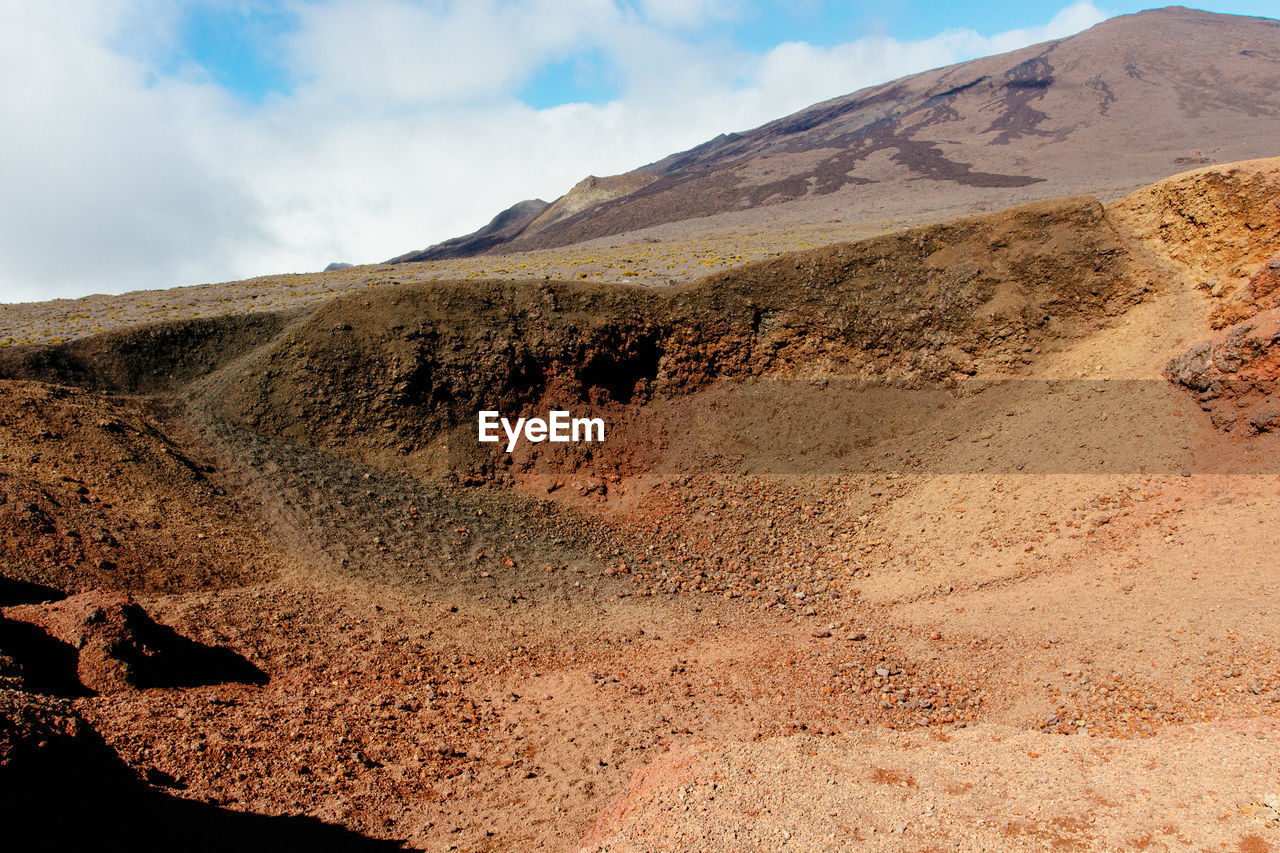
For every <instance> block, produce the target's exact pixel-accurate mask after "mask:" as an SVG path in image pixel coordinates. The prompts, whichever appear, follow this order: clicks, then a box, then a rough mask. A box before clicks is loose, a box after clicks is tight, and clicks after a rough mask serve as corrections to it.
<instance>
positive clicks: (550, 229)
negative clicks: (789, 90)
mask: <svg viewBox="0 0 1280 853" xmlns="http://www.w3.org/2000/svg"><path fill="white" fill-rule="evenodd" d="M1278 116H1280V22H1277V21H1274V20H1270V19H1265V18H1247V17H1238V16H1232V15H1219V14H1213V13H1208V12H1199V11H1195V10H1189V9H1185V8H1182V7H1169V8H1166V9H1159V10H1153V11H1148V12H1142V13H1139V14H1135V15H1126V16H1121V17H1117V18H1113V19H1111V20H1108V21H1106V22H1104V23H1102V24H1099V25H1097V26H1095V27H1093V28H1091V29H1089V30H1087V31H1085V32H1083V33H1080V34H1078V35H1076V36H1072V37H1070V38H1065V39H1060V40H1056V41H1050V42H1045V43H1043V44H1039V45H1033V46H1031V47H1027V48H1024V49H1022V50H1018V51H1013V52H1011V53H1006V54H1001V55H999V56H994V57H988V58H984V59H978V60H974V61H971V62H965V63H961V64H959V65H953V66H949V67H947V68H941V69H936V70H933V71H927V72H924V73H921V74H917V75H914V76H911V77H906V78H902V79H900V80H895V81H892V82H889V83H885V84H883V85H881V86H876V87H872V88H869V89H864V90H861V91H859V92H855V93H853V94H851V95H847V96H844V97H840V98H836V99H833V100H830V101H826V102H824V103H820V104H816V105H814V106H812V107H809V108H807V109H805V110H802V111H800V112H798V113H795V114H793V115H790V116H787V117H785V118H781V119H778V120H777V121H774V122H770V123H769V124H766V125H763V126H761V127H759V128H756V129H754V130H751V131H748V132H746V133H731V134H724V135H721V136H719V137H717V138H715V139H713V140H711V141H709V142H706V143H704V144H702V145H700V146H697V147H696V148H693V149H690V150H688V151H684V152H680V153H678V154H673V155H671V156H669V157H666V158H664V159H662V160H659V161H658V162H656V163H652V164H650V165H648V166H645V167H642V168H641V169H639V170H637V172H635V173H632V174H633V175H636V174H644V175H645V176H646V177H647V176H654V177H656V180H651V181H649V182H647V183H645V184H644V185H643V186H641V187H639V188H638V189H636V190H635V191H634V192H631V193H629V194H627V195H625V196H623V197H620V198H615V199H611V200H605V201H603V202H601V203H599V204H595V205H592V206H590V207H588V208H586V209H584V210H581V211H579V212H577V213H575V214H573V215H571V216H568V217H565V218H563V219H560V220H559V221H557V222H554V223H552V224H550V225H547V226H546V227H544V228H541V229H539V230H537V232H536V233H534V232H532V231H530V230H527V229H526V230H524V231H522V232H520V233H518V234H515V235H513V236H512V237H510V238H509V239H506V240H503V241H500V242H495V243H492V244H489V245H486V246H484V247H483V248H478V251H477V253H479V251H484V252H490V253H503V252H507V251H519V250H527V249H538V248H551V247H556V246H563V245H571V244H574V243H580V242H583V241H587V240H591V239H594V238H599V237H605V236H609V235H617V234H623V233H627V232H633V231H637V230H639V229H652V228H659V227H662V226H672V225H673V224H674V223H684V225H683V226H682V228H683V229H684V230H685V231H687V230H688V229H691V228H692V229H699V228H708V227H738V226H742V225H759V224H760V223H761V222H762V221H767V222H768V223H769V224H771V225H776V224H780V223H785V222H802V221H803V222H813V221H821V220H823V219H824V218H830V217H832V216H838V217H842V218H845V219H854V220H858V221H863V220H874V219H882V218H900V219H903V220H907V221H920V220H924V219H939V218H943V217H945V216H949V215H955V214H963V213H968V212H973V211H981V210H985V209H995V208H999V207H1005V206H1008V205H1011V204H1016V203H1021V202H1025V201H1031V200H1037V199H1043V198H1051V197H1057V196H1063V195H1069V194H1076V193H1091V194H1096V195H1100V196H1102V197H1104V198H1109V197H1115V196H1118V195H1120V194H1122V193H1124V192H1127V191H1129V190H1131V189H1134V188H1136V187H1137V186H1139V185H1143V184H1146V183H1149V182H1151V181H1154V180H1158V179H1160V178H1163V177H1166V176H1168V175H1171V174H1174V173H1176V172H1180V171H1183V170H1185V169H1186V168H1188V167H1189V166H1192V165H1198V164H1203V163H1210V162H1224V161H1230V160H1238V159H1245V158H1254V157H1261V156H1270V155H1273V154H1275V153H1277V152H1280V122H1277V117H1278ZM692 220H696V221H692Z"/></svg>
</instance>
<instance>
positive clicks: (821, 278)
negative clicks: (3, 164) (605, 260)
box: [0, 161, 1280, 851]
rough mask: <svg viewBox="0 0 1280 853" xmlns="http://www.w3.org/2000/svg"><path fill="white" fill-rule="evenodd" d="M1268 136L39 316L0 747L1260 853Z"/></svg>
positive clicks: (600, 815) (1272, 826)
mask: <svg viewBox="0 0 1280 853" xmlns="http://www.w3.org/2000/svg"><path fill="white" fill-rule="evenodd" d="M1277 168H1278V164H1277V163H1276V162H1275V161H1256V162H1250V163H1242V164H1237V165H1235V166H1233V167H1231V168H1218V169H1210V170H1204V171H1200V172H1196V173H1190V174H1188V175H1185V176H1181V177H1179V178H1176V179H1174V180H1171V181H1168V182H1165V183H1163V184H1160V185H1157V186H1154V187H1151V188H1148V189H1145V190H1143V191H1141V192H1139V193H1136V194H1134V195H1132V196H1129V197H1127V198H1125V199H1122V200H1120V201H1118V202H1115V203H1112V204H1110V205H1105V206H1104V205H1102V204H1100V203H1098V202H1097V201H1096V200H1093V199H1089V198H1069V199H1063V200H1059V201H1055V202H1051V203H1050V202H1045V203H1038V204H1035V205H1031V206H1026V207H1021V208H1017V209H1014V210H1010V211H1006V212H1003V213H1000V214H996V215H992V216H987V217H980V218H971V219H966V220H961V221H956V222H952V223H948V224H945V225H939V226H930V227H925V228H918V229H912V230H909V231H904V232H901V233H896V234H892V235H887V236H883V237H879V238H874V239H871V240H867V241H862V242H857V243H847V244H838V245H834V246H829V247H825V248H821V249H816V250H812V251H808V252H803V253H797V254H793V255H789V256H785V257H780V258H776V259H773V260H767V261H764V262H762V263H758V264H753V265H748V266H745V267H742V268H739V269H735V270H732V271H729V272H726V273H722V274H717V275H715V276H712V277H709V278H707V279H705V280H703V281H702V282H700V283H698V284H695V285H690V286H684V287H677V288H670V289H665V290H661V291H653V290H648V289H644V288H633V287H625V286H605V285H601V284H590V283H581V282H579V283H566V282H548V281H532V282H527V281H526V282H519V281H517V282H486V283H481V284H475V283H471V284H464V283H457V282H448V283H433V284H424V285H414V286H406V287H401V288H392V287H386V288H378V289H373V290H369V291H368V292H366V293H358V294H354V295H350V296H346V297H339V298H335V299H332V300H330V301H328V302H326V303H325V304H324V305H323V306H320V307H317V308H314V309H312V310H310V311H309V312H300V313H297V314H294V315H271V316H270V317H267V318H258V319H257V320H253V321H252V322H249V321H246V320H244V319H236V318H232V319H228V320H227V321H226V322H225V325H223V324H221V323H219V322H210V323H207V324H198V325H194V326H182V325H181V324H179V325H169V326H165V327H162V328H159V329H156V330H154V332H155V333H154V335H152V334H151V333H150V332H147V331H144V330H135V331H132V332H128V333H122V334H119V335H115V336H112V337H100V338H90V339H87V340H85V341H83V342H75V341H73V342H69V343H66V344H62V345H58V346H55V347H51V348H48V349H47V350H34V349H29V350H22V351H17V352H15V353H14V354H13V355H11V356H9V357H8V358H6V359H5V360H4V361H3V362H0V367H3V369H4V370H5V371H8V372H9V373H8V375H9V376H10V377H14V376H20V377H22V378H20V379H16V378H8V379H6V380H4V384H3V387H2V388H0V430H5V432H3V433H2V439H3V440H2V442H0V444H2V446H0V489H2V491H0V495H3V496H4V501H3V503H0V524H2V525H3V528H4V531H5V533H6V536H5V537H4V540H3V541H4V542H5V543H7V544H6V547H8V549H9V550H8V551H6V552H5V553H4V555H3V561H4V562H3V572H0V573H2V574H3V576H4V577H5V578H6V579H7V580H8V583H6V584H5V585H3V586H0V594H3V595H4V596H5V597H4V598H3V600H0V607H3V608H4V609H3V613H0V678H4V679H6V680H5V682H4V683H5V685H6V691H5V693H4V696H3V697H0V699H3V700H4V701H3V702H0V735H3V737H0V747H3V749H5V750H10V749H11V747H10V746H9V744H16V745H17V746H15V747H12V749H17V750H29V749H33V748H35V747H37V746H38V744H39V743H40V742H42V741H44V742H53V741H54V740H55V739H56V738H54V737H52V736H51V735H49V732H51V731H52V730H53V729H54V728H59V730H60V731H63V732H68V733H70V734H71V735H75V736H76V737H79V736H80V735H76V732H81V733H82V734H83V736H84V737H86V738H88V740H86V741H84V744H88V746H89V747H92V749H88V751H86V752H84V753H83V755H82V754H81V753H79V752H74V751H73V752H72V753H69V754H71V755H72V757H71V758H69V759H68V762H69V764H68V765H67V766H76V765H77V762H81V761H83V762H86V763H85V765H84V766H86V767H88V766H89V762H90V761H91V759H90V757H89V756H90V753H92V755H96V756H98V758H94V759H92V760H93V761H102V762H105V763H106V765H110V766H111V767H115V768H116V769H115V770H112V771H111V772H112V773H114V772H118V771H119V770H120V768H121V767H123V768H124V769H125V772H126V775H130V774H131V776H132V778H133V779H134V780H135V782H133V783H130V785H122V786H120V787H119V790H120V791H123V792H125V793H126V794H128V797H124V800H122V801H121V802H123V803H124V804H123V805H120V803H119V802H117V800H116V799H113V798H111V797H106V796H103V797H102V798H100V799H99V800H96V801H94V802H95V803H101V804H102V805H103V809H105V810H106V811H107V812H110V811H111V810H112V809H116V808H117V807H119V808H131V807H136V808H137V809H138V810H139V813H149V814H156V815H159V816H160V817H157V818H156V820H155V821H153V822H152V823H149V824H148V825H149V826H159V827H169V826H174V825H181V821H183V820H187V821H195V822H196V825H198V826H201V827H207V828H208V829H207V830H205V835H203V836H202V837H205V836H207V837H209V838H212V839H220V838H225V837H230V838H240V837H248V838H252V839H259V840H264V839H265V840H266V841H269V842H270V843H273V844H277V845H283V846H289V845H290V844H293V845H295V846H296V845H302V844H305V845H307V846H312V847H319V848H320V849H350V848H351V847H352V846H356V845H362V844H368V845H370V846H374V844H375V842H376V841H377V840H386V839H391V840H393V841H396V842H401V841H403V842H405V843H407V844H408V845H410V846H412V847H414V848H417V849H430V850H437V849H464V850H499V849H500V850H529V849H557V850H565V849H577V848H579V847H586V848H587V849H600V848H603V849H617V850H653V849H689V848H691V847H695V848H699V849H743V848H746V849H775V848H782V849H797V850H809V849H827V848H829V849H850V848H853V849H861V848H865V849H886V850H889V849H921V850H928V849H975V850H976V849H1009V850H1023V849H1028V850H1029V849H1044V848H1045V847H1046V846H1051V847H1061V848H1064V849H1082V850H1114V849H1127V848H1133V849H1170V850H1178V849H1189V848H1190V849H1206V848H1211V849H1225V850H1241V851H1265V850H1272V849H1277V847H1280V824H1277V813H1276V808H1277V805H1278V803H1277V801H1276V799H1275V794H1276V791H1275V786H1274V785H1272V784H1271V783H1272V781H1273V780H1274V774H1273V773H1272V772H1271V769H1270V768H1271V766H1272V765H1273V764H1274V760H1275V754H1274V753H1275V732H1274V719H1275V716H1276V713H1277V710H1276V709H1277V702H1280V646H1278V645H1277V643H1276V639H1275V638H1276V637H1277V636H1280V602H1278V601H1277V596H1278V595H1280V587H1278V586H1277V584H1276V578H1275V568H1274V562H1275V561H1274V555H1275V554H1276V553H1277V550H1278V549H1280V539H1277V528H1276V526H1275V524H1274V523H1273V516H1274V514H1275V513H1274V509H1275V506H1276V505H1277V503H1278V502H1280V434H1277V432H1276V431H1275V430H1272V429H1269V428H1267V429H1259V428H1247V425H1248V424H1252V423H1253V422H1254V414H1255V412H1256V411H1257V410H1258V409H1259V408H1260V407H1265V405H1269V402H1268V400H1269V399H1270V398H1265V397H1264V396H1259V395H1260V394H1264V393H1265V392H1266V389H1267V383H1269V382H1273V381H1274V379H1275V378H1276V377H1275V375H1274V366H1275V364H1276V361H1275V348H1276V346H1277V340H1276V338H1275V337H1274V336H1273V335H1270V334H1269V331H1270V329H1271V326H1270V325H1268V324H1270V323H1272V322H1273V318H1274V312H1275V311H1276V310H1277V309H1278V308H1280V306H1277V305H1276V304H1275V299H1276V291H1275V290H1274V289H1273V288H1272V285H1271V281H1272V279H1271V276H1272V274H1273V269H1272V267H1271V259H1272V258H1273V257H1274V256H1275V255H1276V254H1280V240H1278V238H1280V209H1277V208H1276V206H1275V204H1274V199H1275V194H1274V193H1273V188H1274V186H1275V181H1276V178H1275V176H1276V174H1277ZM1215 277H1216V278H1217V279H1218V281H1219V283H1221V282H1222V281H1226V280H1231V281H1233V282H1235V285H1236V286H1235V287H1234V288H1233V289H1230V290H1228V289H1227V288H1225V287H1217V285H1209V286H1208V287H1205V286H1204V285H1206V284H1208V283H1209V282H1210V281H1212V280H1213V279H1214V278H1215ZM1215 288H1216V292H1215ZM1224 305H1229V306H1233V307H1232V308H1231V309H1230V313H1228V312H1227V311H1224V310H1223V306H1224ZM1224 322H1225V325H1223V323H1224ZM1214 325H1221V326H1222V327H1221V328H1220V329H1215V328H1214ZM183 329H186V330H187V332H188V333H189V334H190V335H191V342H192V347H191V348H186V347H184V346H182V341H183V337H182V335H183V332H182V330H183ZM153 340H154V341H155V345H154V346H145V345H144V344H145V343H146V342H148V341H153ZM218 341H223V342H224V344H223V345H218V344H217V343H216V342H218ZM1232 367H1234V368H1235V369H1234V370H1232V369H1229V368H1232ZM99 368H100V371H99ZM1184 375H1185V379H1184ZM1206 383H1207V384H1206ZM1215 383H1216V384H1215ZM83 386H88V388H86V387H83ZM1199 386H1203V387H1199ZM90 389H91V390H90ZM1206 394H1208V396H1205V395H1206ZM1240 401H1243V402H1244V404H1245V405H1243V406H1242V405H1240ZM561 404H562V405H565V406H567V407H569V408H571V409H572V410H574V411H575V413H582V414H586V413H592V414H599V415H600V416H602V417H604V418H605V420H606V422H607V423H608V425H609V427H608V428H609V433H608V439H607V440H606V441H605V442H604V443H603V444H601V445H596V446H588V445H582V446H579V447H577V448H576V449H575V450H573V451H572V452H569V451H563V450H559V449H557V450H556V451H555V452H552V451H551V450H549V449H548V445H538V446H536V447H534V446H524V447H521V448H520V449H519V450H518V451H517V452H516V453H514V454H513V455H512V456H511V457H507V456H506V455H505V454H500V453H495V452H492V449H491V448H489V447H483V448H482V447H480V446H478V444H477V442H476V441H475V432H474V430H475V422H474V417H475V410H476V409H477V408H478V407H480V406H481V405H486V406H488V405H494V406H497V407H501V408H502V409H503V411H504V414H509V415H516V414H520V413H524V414H532V413H539V412H544V411H545V410H546V408H547V407H548V406H550V405H561ZM1228 411H1230V412H1235V413H1243V414H1237V415H1236V416H1235V418H1234V420H1232V428H1231V429H1226V428H1225V427H1224V423H1225V421H1224V419H1223V416H1224V413H1225V412H1228ZM95 498H97V500H95ZM33 506H34V507H35V510H33V509H32V507H33ZM35 511H38V517H37V515H35V514H33V512H35ZM104 536H105V538H103V537H104ZM90 585H93V586H107V587H113V588H114V589H115V590H116V592H110V593H108V592H103V591H91V592H87V593H85V592H82V589H83V588H84V587H86V586H90ZM67 593H74V594H75V595H72V596H71V597H69V598H66V599H65V600H63V601H56V600H55V599H58V598H59V597H61V596H62V595H65V594H67ZM126 594H131V595H132V598H129V597H127V595H126ZM140 614H141V615H140ZM144 617H145V618H144ZM139 626H142V627H139ZM40 637H42V638H43V639H40V640H39V642H36V640H37V639H38V638H40ZM157 637H159V638H163V642H161V641H160V640H159V639H155V638H157ZM82 641H83V642H82ZM77 646H78V648H77ZM23 649H25V650H27V651H21V650H23ZM30 649H39V650H40V651H41V653H40V654H39V655H33V654H32V653H30V651H29V650H30ZM211 659H216V660H219V661H223V662H226V661H237V662H238V663H237V666H236V667H232V668H230V669H227V668H218V667H213V668H212V669H208V668H205V664H207V663H208V662H209V661H210V660H211ZM127 661H133V662H134V667H135V668H134V669H133V670H130V671H125V670H124V669H122V668H120V667H119V666H117V664H121V665H122V664H123V662H127ZM161 661H163V662H165V665H164V667H161V669H162V670H163V672H164V674H165V678H164V680H163V682H162V683H161V682H157V681H155V680H152V681H147V680H146V679H141V680H140V679H138V678H136V677H132V676H136V675H138V672H139V670H138V669H137V668H136V667H138V666H142V671H145V670H146V666H149V665H151V664H155V666H159V662H161ZM47 668H52V669H47ZM54 670H56V672H55V671H54ZM152 671H155V670H154V669H153V670H152ZM197 671H198V672H199V674H200V675H201V676H202V677H199V678H196V677H194V676H195V675H196V674H197ZM40 672H45V673H46V675H45V676H44V677H39V678H35V679H34V680H32V679H31V677H30V676H31V675H32V674H33V673H37V674H38V673H40ZM48 673H52V674H48ZM254 673H260V677H259V676H258V675H254ZM55 675H56V677H54V676H55ZM250 676H252V677H250ZM50 696H52V697H55V698H52V699H51V698H47V697H50ZM42 697H44V698H42ZM5 703H8V704H5ZM51 703H52V704H51ZM73 719H78V720H80V721H82V722H80V723H73V722H70V721H71V720H73ZM78 726H85V727H86V728H88V727H91V728H92V730H93V731H95V732H97V733H98V736H100V737H101V745H100V746H97V745H95V744H96V743H97V741H94V740H93V736H92V733H91V732H82V730H81V729H79V728H77V727H78ZM42 732H43V734H42ZM58 742H59V743H61V741H60V740H59V741H58ZM81 745H83V744H81ZM79 748H80V747H79V746H77V747H76V749H79ZM94 750H97V752H94ZM8 754H9V753H8V752H6V753H5V754H4V755H8ZM4 755H0V780H2V781H5V784H12V783H11V781H9V780H13V779H17V780H19V782H18V783H17V784H21V781H22V780H24V779H30V778H34V777H33V776H32V775H31V774H32V771H31V770H29V769H22V768H19V770H17V771H12V773H11V774H10V775H8V776H5V775H4V773H6V772H10V771H11V769H12V766H13V765H11V764H5V762H6V760H7V759H6V758H5V757H4ZM76 756H81V757H76ZM117 759H118V761H117ZM118 762H122V764H120V763H118ZM49 766H53V765H49ZM62 766H64V765H62V764H58V765H57V767H62ZM94 766H97V765H96V764H95V765H94ZM23 767H26V768H29V767H30V764H27V765H23ZM63 772H64V771H61V770H57V771H56V772H55V773H54V774H53V781H55V782H56V780H57V776H58V773H63ZM65 772H67V773H69V772H71V771H65ZM95 772H96V771H95ZM13 773H16V774H17V775H13ZM109 775H110V774H108V773H106V771H103V773H102V774H98V775H94V776H92V777H91V778H90V777H83V780H82V781H83V783H84V785H85V786H88V787H90V788H95V786H99V783H97V782H95V781H94V780H98V779H102V780H106V779H107V778H108V776H109ZM40 778H41V785H42V786H45V785H46V782H48V781H49V780H47V779H45V777H43V776H42V777H40ZM112 778H114V777H112ZM137 780H141V781H137ZM134 784H136V785H137V787H131V785H134ZM106 785H107V783H106V781H103V782H102V783H101V785H100V786H99V787H102V788H105V787H106ZM33 790H35V788H33ZM39 790H40V791H41V792H44V791H47V790H49V788H48V787H47V786H46V787H40V788H39ZM113 790H115V789H113ZM135 795H136V796H137V797H140V798H142V800H141V801H145V803H146V804H147V805H146V806H145V808H143V807H142V806H137V805H136V803H134V805H133V806H131V805H130V803H132V802H133V801H132V800H129V797H133V796H135ZM122 796H123V794H122ZM94 808H95V809H96V808H97V806H96V805H95V806H94ZM146 809H150V810H152V811H150V812H146ZM91 811H92V809H91ZM99 811H101V810H98V811H93V814H98V813H99ZM222 832H225V833H228V835H226V836H223V835H219V834H218V833H222ZM264 843H266V842H265V841H264Z"/></svg>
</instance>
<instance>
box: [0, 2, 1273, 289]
mask: <svg viewBox="0 0 1280 853" xmlns="http://www.w3.org/2000/svg"><path fill="white" fill-rule="evenodd" d="M1208 5H1209V8H1210V9H1211V10H1212V11H1220V12H1230V13H1236V14H1258V15H1266V14H1274V11H1275V9H1274V7H1275V5H1276V4H1275V3H1274V2H1273V1H1269V2H1257V1H1255V2H1246V0H1221V2H1213V3H1210V4H1208ZM1142 8H1146V4H1141V3H1127V2H1120V0H1056V2H1052V0H1038V2H1022V3H1017V4H1010V3H996V2H990V0H949V2H944V0H907V1H906V2H897V3H894V2H884V0H880V2H872V0H845V2H834V0H794V2H778V0H187V2H183V0H58V2H56V3H53V2H49V0H0V21H3V22H4V26H3V27H0V78H3V79H4V80H5V87H4V89H3V92H2V93H0V126H3V127H4V128H5V133H3V134H0V186H3V187H4V188H5V191H4V193H2V194H0V259H3V263H0V302H15V301H27V300H36V299H49V298H55V297H65V296H79V295H84V294H88V293H93V292H120V291H124V290H137V289H147V288H159V287H169V286H175V285H185V284H197V283H201V282H210V281H227V280H233V279H239V278H245V277H249V276H253V275H259V274H266V273H273V272H303V271H308V270H316V269H320V268H322V267H323V266H324V265H325V264H327V263H328V262H330V261H336V260H342V261H349V262H354V263H368V262H375V261H378V260H381V259H384V258H388V257H391V256H393V255H396V254H400V253H402V252H405V251H408V250H411V249H415V248H420V247H423V246H426V245H429V244H431V243H434V242H437V241H439V240H442V239H445V238H447V237H450V236H455V235H457V234H461V233H465V232H468V231H471V230H474V229H475V228H477V227H479V226H480V225H482V224H484V223H485V222H486V221H488V219H489V218H490V217H491V216H493V214H494V213H495V212H497V211H498V210H501V209H502V208H505V207H507V206H508V205H510V204H512V203H514V202H516V201H519V200H520V199H523V198H535V197H540V198H544V199H547V200H551V199H554V198H556V197H558V196H559V195H560V194H561V193H563V192H566V191H567V190H568V189H569V188H570V187H572V186H573V185H574V184H575V183H576V182H577V181H578V180H580V179H581V178H582V177H584V176H585V175H587V174H597V175H607V174H615V173H618V172H623V171H628V170H630V169H634V168H636V167H638V166H640V165H643V164H645V163H648V162H652V161H654V160H657V159H659V158H661V157H663V156H665V155H667V154H670V153H672V152H675V151H679V150H683V149H685V148H688V147H691V146H693V145H696V144H698V143H700V142H703V141H705V140H707V139H710V138H711V137H714V136H716V135H717V134H719V133H722V132H726V131H733V130H744V129H748V128H751V127H754V126H757V125H759V124H762V123H764V122H766V121H769V120H771V119H774V118H778V117H780V116H783V115H786V114H788V113H791V112H794V111H795V110H798V109H801V108H803V107H805V106H807V105H809V104H812V103H815V102H817V101H821V100H824V99H827V98H831V97H834V96H837V95H841V94H845V93H848V92H852V91H855V90H857V89H859V88H862V87H865V86H869V85H874V84H877V83H881V82H884V81H886V80H890V79H893V78H895V77H899V76H902V75H905V74H910V73H915V72H918V71H923V70H925V69H928V68H931V67H937V66H941V65H947V64H950V63H953V62H959V61H963V60H965V59H971V58H974V57H977V56H983V55H989V54H992V53H999V52H1003V51H1006V50H1012V49H1015V48H1017V47H1022V46H1025V45H1027V44H1032V43H1034V42H1038V41H1044V40H1046V39H1050V38H1057V37H1063V36H1069V35H1072V34H1074V33H1076V32H1079V31H1081V30H1083V29H1086V28H1087V27H1089V26H1091V25H1093V24H1095V23H1098V22H1100V21H1101V20H1103V19H1105V18H1107V17H1110V16H1112V15H1114V14H1120V13H1125V12H1133V11H1138V10H1140V9H1142Z"/></svg>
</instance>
